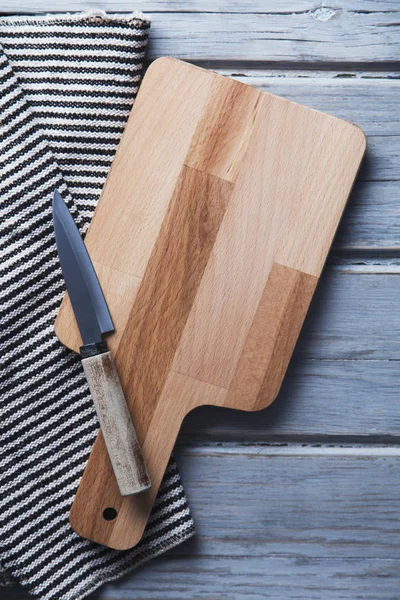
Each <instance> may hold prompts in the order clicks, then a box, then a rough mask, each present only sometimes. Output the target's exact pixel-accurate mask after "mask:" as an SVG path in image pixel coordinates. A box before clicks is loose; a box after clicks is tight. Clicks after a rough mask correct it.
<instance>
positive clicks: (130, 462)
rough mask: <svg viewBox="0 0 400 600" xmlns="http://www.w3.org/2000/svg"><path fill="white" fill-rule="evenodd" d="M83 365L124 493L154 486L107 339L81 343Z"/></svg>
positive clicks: (115, 472) (113, 464)
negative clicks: (95, 342)
mask: <svg viewBox="0 0 400 600" xmlns="http://www.w3.org/2000/svg"><path fill="white" fill-rule="evenodd" d="M80 350H81V357H82V366H83V370H84V372H85V375H86V379H87V382H88V384H89V389H90V393H91V396H92V398H93V402H94V405H95V408H96V412H97V416H98V418H99V421H100V427H101V431H102V433H103V438H104V441H105V444H106V447H107V451H108V455H109V457H110V461H111V464H112V467H113V470H114V474H115V477H116V480H117V483H118V487H119V491H120V492H121V495H122V496H129V495H131V494H138V493H139V492H143V491H144V490H147V489H148V488H149V487H151V482H150V478H149V474H148V472H147V468H146V465H145V462H144V459H143V455H142V450H141V448H140V444H139V441H138V438H137V435H136V431H135V428H134V426H133V423H132V420H131V415H130V412H129V409H128V405H127V403H126V400H125V396H124V392H123V391H122V387H121V382H120V380H119V377H118V372H117V369H116V366H115V363H114V360H113V357H112V354H111V352H109V351H108V348H107V343H106V342H102V343H100V344H88V345H87V346H82V347H81V349H80Z"/></svg>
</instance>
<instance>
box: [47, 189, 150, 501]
mask: <svg viewBox="0 0 400 600" xmlns="http://www.w3.org/2000/svg"><path fill="white" fill-rule="evenodd" d="M53 223H54V233H55V238H56V244H57V251H58V256H59V259H60V263H61V269H62V273H63V276H64V280H65V284H66V286H67V290H68V294H69V297H70V300H71V304H72V308H73V310H74V314H75V318H76V321H77V323H78V327H79V331H80V334H81V337H82V342H83V346H81V348H80V354H81V358H82V366H83V370H84V372H85V375H86V379H87V382H88V384H89V389H90V393H91V396H92V398H93V402H94V405H95V408H96V412H97V416H98V418H99V421H100V427H101V431H102V433H103V438H104V441H105V444H106V447H107V451H108V455H109V457H110V461H111V464H112V467H113V470H114V474H115V477H116V480H117V483H118V487H119V490H120V493H121V495H122V496H129V495H131V494H137V493H139V492H142V491H144V490H147V489H148V488H149V487H151V483H150V478H149V475H148V472H147V469H146V465H145V462H144V459H143V455H142V451H141V448H140V444H139V441H138V439H137V435H136V431H135V428H134V426H133V423H132V420H131V416H130V413H129V409H128V406H127V403H126V400H125V396H124V393H123V391H122V387H121V382H120V380H119V377H118V372H117V369H116V366H115V363H114V360H113V357H112V354H111V352H109V350H108V347H107V342H106V341H104V340H103V335H104V334H105V333H112V332H113V331H114V324H113V322H112V319H111V315H110V312H109V310H108V307H107V303H106V300H105V298H104V295H103V292H102V289H101V287H100V283H99V280H98V279H97V275H96V271H95V270H94V267H93V264H92V261H91V260H90V257H89V254H88V252H87V250H86V246H85V244H84V243H83V240H82V238H81V236H80V234H79V231H78V228H77V227H76V225H75V222H74V220H73V218H72V216H71V214H70V212H69V210H68V207H67V205H66V204H65V202H64V200H63V198H62V196H61V194H60V193H59V192H58V191H57V190H55V191H54V197H53Z"/></svg>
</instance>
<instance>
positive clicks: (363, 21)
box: [0, 0, 400, 64]
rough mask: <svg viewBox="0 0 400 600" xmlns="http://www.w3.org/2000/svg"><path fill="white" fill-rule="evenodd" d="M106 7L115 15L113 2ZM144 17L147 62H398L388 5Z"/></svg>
mask: <svg viewBox="0 0 400 600" xmlns="http://www.w3.org/2000/svg"><path fill="white" fill-rule="evenodd" d="M88 6H93V3H88V2H75V3H72V4H71V2H66V0H62V1H60V0H59V1H58V2H53V3H52V5H51V9H52V10H68V11H71V10H78V9H79V8H87V7H88ZM96 6H98V4H97V2H96ZM103 6H105V4H103ZM108 6H109V7H110V9H111V10H114V11H115V10H119V8H118V4H117V3H110V4H108ZM142 6H143V4H142ZM40 10H44V11H48V10H49V5H48V2H47V1H46V0H36V1H35V2H30V3H29V2H26V0H25V1H21V0H18V1H17V2H14V3H13V4H12V5H11V6H10V4H9V3H8V2H4V0H3V1H2V2H1V3H0V11H3V12H7V13H9V12H13V13H15V12H21V11H22V12H24V11H28V12H30V13H32V12H37V11H40ZM146 10H147V14H148V15H149V16H150V17H151V18H152V29H151V36H150V44H149V52H148V56H149V58H150V59H154V58H156V57H157V56H161V55H171V56H176V57H179V58H184V59H188V60H194V61H210V60H211V61H221V60H222V61H226V60H229V61H231V60H240V61H243V62H257V63H258V62H259V63H265V62H268V63H270V62H288V61H290V62H291V63H297V64H305V63H307V64H308V63H315V62H317V63H333V64H335V63H339V62H346V63H355V64H358V63H367V64H371V63H380V64H391V63H396V62H397V61H399V59H400V35H399V32H400V25H399V12H400V9H399V7H397V8H396V7H395V6H394V5H393V6H391V7H390V8H389V10H384V9H383V10H381V9H380V8H379V2H377V3H376V5H375V9H374V10H351V9H349V8H348V4H347V3H346V4H342V3H339V4H337V5H335V8H332V9H331V8H321V7H316V8H313V9H311V10H306V11H304V10H301V11H300V12H287V13H283V14H282V13H279V11H277V10H276V9H275V10H274V8H273V3H272V2H269V3H268V4H267V5H266V7H265V9H264V10H265V13H264V14H260V13H257V12H246V13H244V14H240V13H236V12H228V14H224V12H223V11H221V12H204V13H201V14H192V13H190V12H174V11H173V10H171V11H169V10H168V9H167V10H166V11H165V12H152V11H149V10H148V9H146ZM213 10H215V9H213ZM249 10H251V9H249Z"/></svg>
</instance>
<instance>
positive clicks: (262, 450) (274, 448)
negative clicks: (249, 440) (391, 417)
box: [177, 442, 400, 458]
mask: <svg viewBox="0 0 400 600" xmlns="http://www.w3.org/2000/svg"><path fill="white" fill-rule="evenodd" d="M177 454H178V456H180V457H184V456H221V457H223V456H232V455H245V456H249V457H250V456H265V457H275V456H276V457H277V456H293V457H295V456H313V457H317V456H324V457H325V456H337V457H339V456H342V457H353V458H355V457H358V458H363V457H366V458H368V457H384V456H391V457H394V456H396V457H399V456H400V445H398V444H373V443H371V444H354V443H351V444H350V443H349V444H347V445H343V444H305V443H278V442H277V443H265V444H262V443H256V444H254V443H253V444H244V443H240V442H236V443H224V442H222V443H216V442H211V443H208V444H207V443H202V444H196V445H193V446H186V445H182V446H179V448H178V449H177Z"/></svg>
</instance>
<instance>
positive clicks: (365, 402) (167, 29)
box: [0, 0, 400, 600]
mask: <svg viewBox="0 0 400 600" xmlns="http://www.w3.org/2000/svg"><path fill="white" fill-rule="evenodd" d="M323 4H324V5H325V4H326V3H323ZM332 5H333V7H330V6H321V4H320V3H317V2H315V1H312V0H247V1H246V0H240V1H238V0H226V1H225V2H215V1H214V0H193V1H192V2H187V0H185V1H184V0H175V1H168V0H164V1H163V0H147V1H145V0H143V1H139V0H138V1H137V2H133V1H132V0H97V1H95V0H87V1H86V2H85V1H83V0H68V1H67V0H54V1H53V2H52V3H49V2H48V0H13V2H12V3H10V2H8V1H6V0H0V13H3V14H7V13H8V14H9V13H11V12H12V13H20V14H24V13H25V14H26V13H38V12H41V11H47V10H59V11H66V10H68V11H78V10H84V9H88V8H99V9H103V10H107V11H109V12H123V11H129V10H132V8H135V9H137V10H143V11H145V12H146V13H147V14H148V15H149V16H150V17H151V19H152V28H151V35H150V48H149V58H150V59H154V58H156V57H158V56H162V55H173V56H176V57H179V58H183V59H186V60H190V61H192V62H194V63H196V64H200V65H202V66H205V67H208V68H211V69H214V70H217V71H219V72H221V73H224V74H227V75H231V76H234V77H236V78H238V79H240V80H242V81H245V82H247V83H250V84H252V85H254V86H257V87H259V88H261V89H266V90H268V91H271V92H273V93H276V94H279V95H282V96H286V97H287V98H290V99H293V100H296V101H298V102H301V103H304V104H307V105H309V106H313V107H315V108H318V109H321V110H323V111H325V112H329V113H331V114H334V115H337V116H339V117H343V118H345V119H349V120H352V121H355V122H356V123H358V124H359V125H360V126H361V127H362V128H363V129H364V131H365V132H366V134H367V136H368V150H367V156H366V159H365V162H364V164H363V167H362V169H361V172H360V176H359V178H358V182H357V184H356V186H355V189H354V192H353V194H352V197H351V200H350V203H349V207H348V209H347V211H346V213H345V216H344V219H343V223H342V225H341V227H340V230H339V232H338V235H337V237H336V241H335V244H334V248H333V250H332V252H331V254H330V258H329V260H328V264H327V267H326V269H325V273H324V276H323V278H322V281H321V283H320V285H319V288H318V290H317V294H316V297H315V300H314V301H313V304H312V308H311V311H310V314H309V316H308V318H307V321H306V324H305V326H304V330H303V332H302V335H301V339H300V342H299V344H298V346H297V349H296V352H295V356H294V358H293V360H292V362H291V365H290V368H289V373H288V376H287V378H286V380H285V383H284V385H283V389H282V391H281V393H280V395H279V398H278V400H277V401H276V403H275V404H274V405H273V406H272V407H271V408H270V409H267V410H266V411H264V412H262V413H258V414H245V413H238V412H235V411H222V410H221V409H216V408H202V409H199V410H197V411H195V412H194V413H192V414H191V415H189V417H188V418H187V419H186V422H185V424H184V426H183V430H182V432H181V435H180V437H179V441H178V446H177V450H176V455H177V458H178V462H179V465H180V468H181V472H182V477H183V481H184V484H185V488H186V491H187V494H188V497H189V501H190V505H191V507H192V510H193V515H194V518H195V520H196V524H197V536H196V538H194V539H192V540H191V541H189V542H187V543H186V544H184V545H182V546H180V547H178V548H176V549H175V550H174V551H172V552H170V553H168V554H166V555H164V556H162V557H160V558H159V559H157V560H154V561H152V562H151V563H150V564H147V565H146V566H144V567H143V568H142V569H140V570H139V571H137V572H136V573H134V574H133V575H131V576H129V577H127V578H125V579H124V580H122V581H119V582H117V583H115V584H113V585H108V586H106V587H104V588H103V589H102V590H101V591H100V592H99V593H97V594H95V595H94V596H93V600H122V599H125V600H128V599H131V600H133V599H135V600H137V599H143V600H144V599H160V600H161V599H162V600H167V599H173V600H180V599H182V600H183V599H184V600H188V599H195V598H196V599H200V598H204V599H207V600H211V599H215V598H223V599H229V600H239V599H242V598H243V599H248V600H250V599H251V600H261V599H264V598H273V599H274V600H281V599H282V600H291V599H293V600H294V599H299V598H304V599H307V600H310V599H314V598H315V599H316V600H320V599H321V598H324V600H339V599H340V600H344V599H346V600H355V599H358V598H363V599H371V600H379V599H382V600H398V598H399V597H400V568H399V563H400V516H399V515H400V500H399V496H400V402H399V398H400V369H399V360H400V317H399V312H400V185H399V179H400V79H399V78H400V75H399V66H400V3H399V1H398V0H338V1H337V2H334V3H332ZM210 423H211V425H210ZM0 597H1V598H4V599H6V598H7V600H8V599H10V600H12V599H14V600H16V599H19V600H23V599H27V598H28V596H27V594H26V593H25V592H24V591H23V590H22V589H19V588H15V589H14V590H12V591H10V590H6V591H1V592H0Z"/></svg>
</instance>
